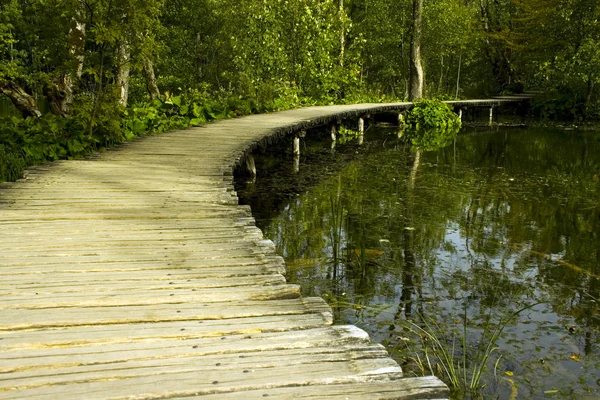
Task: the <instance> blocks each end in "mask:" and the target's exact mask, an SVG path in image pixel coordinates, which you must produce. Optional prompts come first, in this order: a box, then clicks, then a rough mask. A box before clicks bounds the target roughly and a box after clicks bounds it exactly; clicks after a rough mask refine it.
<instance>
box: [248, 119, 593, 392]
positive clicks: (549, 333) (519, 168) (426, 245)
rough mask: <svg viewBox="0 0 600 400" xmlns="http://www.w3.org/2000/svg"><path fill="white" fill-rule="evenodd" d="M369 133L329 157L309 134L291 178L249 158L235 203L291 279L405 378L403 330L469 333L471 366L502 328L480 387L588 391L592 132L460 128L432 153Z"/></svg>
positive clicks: (407, 353)
mask: <svg viewBox="0 0 600 400" xmlns="http://www.w3.org/2000/svg"><path fill="white" fill-rule="evenodd" d="M376 136H377V137H375V138H373V137H367V138H366V139H365V142H364V145H363V146H361V147H358V145H357V144H356V143H354V144H352V143H350V144H344V145H340V146H338V147H337V148H336V151H335V153H332V152H331V149H330V143H329V142H324V143H312V144H311V143H309V144H308V145H307V154H306V155H304V157H306V158H307V159H306V160H303V161H302V165H303V168H302V169H301V171H300V172H299V173H298V174H296V176H294V177H289V176H288V175H289V174H286V173H285V171H290V168H289V167H287V166H286V165H285V164H286V163H287V162H290V163H291V162H293V161H292V159H291V158H289V160H287V161H284V162H283V164H280V165H277V164H275V163H273V162H272V160H273V159H272V157H271V156H266V157H264V158H263V160H262V161H258V160H257V164H260V163H261V162H262V164H261V165H259V166H258V169H259V177H258V180H257V182H256V188H255V189H254V192H253V193H254V194H252V195H249V196H248V198H247V201H248V202H249V203H250V204H251V205H252V208H253V212H254V213H255V216H256V218H257V220H258V222H259V226H260V227H261V228H262V229H263V231H264V232H265V234H266V235H267V236H268V237H269V238H271V239H272V240H273V241H274V242H275V243H276V245H277V247H278V250H279V252H280V253H281V254H282V255H283V256H284V257H285V258H286V260H287V261H288V265H289V271H288V280H289V281H291V282H295V283H299V284H301V285H302V287H303V293H304V294H305V295H307V296H310V295H319V296H323V297H324V298H326V299H327V300H328V302H329V303H330V304H331V305H332V307H333V309H334V311H335V314H336V315H335V316H336V320H337V322H339V323H353V324H357V325H359V326H361V327H362V328H363V329H365V330H367V331H368V332H369V333H370V334H371V336H372V337H373V338H374V339H375V340H378V341H381V342H383V343H385V344H386V345H387V346H388V348H390V350H392V351H394V353H395V356H396V357H398V359H399V360H400V361H401V362H403V363H404V364H405V369H406V370H407V373H410V372H411V371H416V372H418V368H416V367H415V363H414V359H415V354H418V353H419V349H417V348H415V345H416V344H417V342H418V338H411V337H410V327H411V326H412V325H410V324H416V325H417V326H420V327H424V326H428V325H431V324H435V326H438V327H440V333H439V334H440V336H441V337H440V340H441V341H445V342H446V343H448V344H452V343H453V342H452V340H453V337H452V335H453V334H454V333H453V332H456V329H457V328H459V330H462V329H463V327H466V329H465V332H466V340H467V342H468V343H466V344H465V346H464V349H468V351H467V352H468V357H470V358H473V359H472V360H471V361H470V362H471V363H472V364H474V363H475V358H474V357H476V354H475V353H469V351H471V350H473V349H475V350H473V351H476V349H478V348H479V347H478V346H480V345H479V344H478V340H479V341H481V340H482V338H485V335H486V334H489V333H490V332H492V331H493V329H490V330H486V329H487V328H490V327H497V326H500V325H502V326H503V331H502V336H501V337H500V339H499V340H498V342H497V344H498V347H499V350H498V351H497V352H496V354H494V355H493V356H492V357H490V362H489V363H488V365H487V367H488V373H487V375H485V377H484V378H483V379H484V382H485V384H486V388H485V389H484V390H483V393H484V394H485V395H490V396H491V395H493V396H497V395H499V396H500V398H509V397H510V396H514V395H516V394H517V393H518V398H545V396H547V395H553V396H557V397H559V398H585V396H589V398H595V397H597V396H600V384H599V382H598V381H597V379H598V377H599V376H600V355H599V346H598V343H599V329H600V279H599V277H600V240H599V237H598V235H599V232H600V204H599V202H598V200H599V199H600V196H599V195H600V179H599V175H600V139H599V138H600V136H599V135H597V134H593V133H585V134H581V133H565V132H558V131H553V132H548V131H542V130H509V129H506V130H501V131H499V132H493V133H492V132H489V131H487V132H475V131H472V132H468V133H466V134H463V135H461V136H459V138H458V139H457V140H456V141H455V143H454V144H453V145H451V146H449V147H446V148H444V149H441V150H438V151H429V152H419V151H414V150H413V149H410V148H408V147H406V146H403V145H401V144H400V142H398V141H397V139H396V136H395V135H385V133H381V135H379V134H377V135H376ZM267 165H271V168H270V169H266V167H267ZM261 168H262V175H261ZM238 192H240V194H242V196H243V195H244V193H243V192H244V190H243V187H240V188H239V189H238ZM261 193H262V194H261ZM273 193H275V194H276V195H275V196H273ZM297 194H298V195H297ZM269 198H270V199H271V200H268V199H269ZM274 210H276V211H277V212H274ZM525 307H531V308H527V309H525V310H524V311H522V312H521V313H520V314H519V315H518V317H516V318H509V316H510V315H511V313H513V312H515V311H517V310H520V309H523V308H525ZM407 321H409V325H407ZM430 327H431V326H430ZM432 329H433V328H432ZM494 329H495V328H494ZM459 333H460V332H459ZM442 336H446V337H442ZM455 352H456V355H457V356H458V357H462V354H460V353H461V352H462V350H460V349H459V348H455ZM421 356H422V353H421ZM500 356H501V357H500ZM499 357H500V361H499V362H498V363H495V362H496V360H498V359H499Z"/></svg>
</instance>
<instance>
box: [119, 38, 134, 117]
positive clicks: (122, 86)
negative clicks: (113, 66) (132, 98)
mask: <svg viewBox="0 0 600 400" xmlns="http://www.w3.org/2000/svg"><path fill="white" fill-rule="evenodd" d="M130 56H131V50H130V48H129V45H128V44H127V43H126V42H125V41H123V42H121V43H120V44H119V49H118V60H119V61H118V65H117V86H118V88H119V92H120V93H119V94H120V99H119V104H121V105H122V106H123V107H127V99H128V97H129V72H130V64H129V58H130Z"/></svg>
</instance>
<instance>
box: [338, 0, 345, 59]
mask: <svg viewBox="0 0 600 400" xmlns="http://www.w3.org/2000/svg"><path fill="white" fill-rule="evenodd" d="M338 10H339V11H338V12H339V17H340V27H341V31H340V67H344V52H345V51H346V34H345V28H346V27H345V26H344V0H339V1H338Z"/></svg>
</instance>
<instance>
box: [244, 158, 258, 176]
mask: <svg viewBox="0 0 600 400" xmlns="http://www.w3.org/2000/svg"><path fill="white" fill-rule="evenodd" d="M246 170H247V171H248V173H249V174H250V176H252V178H256V164H255V163H254V157H253V156H252V154H248V155H247V156H246Z"/></svg>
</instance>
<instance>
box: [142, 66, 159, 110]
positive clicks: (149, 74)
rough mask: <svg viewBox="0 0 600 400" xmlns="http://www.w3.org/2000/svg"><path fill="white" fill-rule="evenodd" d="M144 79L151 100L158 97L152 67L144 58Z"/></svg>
mask: <svg viewBox="0 0 600 400" xmlns="http://www.w3.org/2000/svg"><path fill="white" fill-rule="evenodd" d="M144 77H145V78H146V86H147V87H148V93H150V97H151V98H152V100H154V99H157V98H159V97H160V90H158V86H157V85H156V75H155V74H154V65H152V61H150V59H149V58H148V57H144Z"/></svg>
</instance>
